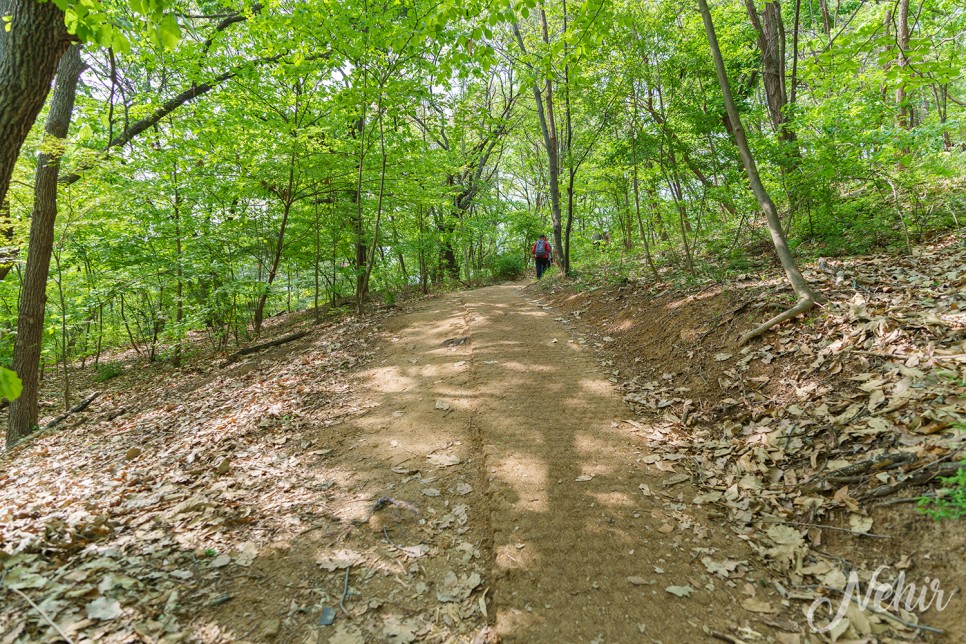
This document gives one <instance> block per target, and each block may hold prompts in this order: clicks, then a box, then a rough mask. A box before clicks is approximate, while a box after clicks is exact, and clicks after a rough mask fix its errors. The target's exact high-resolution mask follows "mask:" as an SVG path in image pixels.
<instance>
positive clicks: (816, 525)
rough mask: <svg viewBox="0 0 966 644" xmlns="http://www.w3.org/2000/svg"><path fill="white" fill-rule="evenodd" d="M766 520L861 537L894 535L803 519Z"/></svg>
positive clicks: (881, 537) (888, 537)
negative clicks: (838, 526)
mask: <svg viewBox="0 0 966 644" xmlns="http://www.w3.org/2000/svg"><path fill="white" fill-rule="evenodd" d="M764 522H765V523H779V524H781V525H800V526H802V527H805V528H822V529H823V530H838V531H839V532H850V533H852V534H855V535H858V536H860V537H872V538H874V539H891V538H892V535H888V534H872V533H871V532H859V531H858V530H849V529H848V528H837V527H835V526H834V525H824V524H821V523H805V522H803V521H769V520H768V519H764Z"/></svg>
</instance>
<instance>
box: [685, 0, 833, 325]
mask: <svg viewBox="0 0 966 644" xmlns="http://www.w3.org/2000/svg"><path fill="white" fill-rule="evenodd" d="M698 7H699V8H700V11H701V18H702V19H703V21H704V29H705V32H706V33H707V36H708V45H709V46H710V47H711V56H712V58H714V68H715V72H716V73H717V76H718V84H719V86H720V87H721V95H722V97H723V98H724V103H725V109H727V111H728V119H729V121H730V122H731V129H732V135H733V136H734V138H735V143H736V144H737V146H738V151H739V152H740V153H741V162H742V165H744V167H745V172H746V173H747V175H748V181H749V183H750V184H751V190H752V192H753V193H754V194H755V198H756V199H757V200H758V205H759V206H760V207H761V209H762V211H763V212H764V213H765V219H766V221H767V222H768V231H769V232H770V233H771V239H772V243H773V244H774V246H775V252H776V253H777V254H778V259H779V261H781V264H782V268H783V269H784V270H785V277H786V278H787V279H788V282H789V284H791V286H792V289H793V290H794V291H795V294H796V295H797V296H798V298H799V300H798V303H797V304H796V305H795V306H793V307H792V308H790V309H788V310H787V311H785V312H784V313H782V314H780V315H777V316H775V317H774V318H772V319H770V320H768V321H767V322H765V323H764V324H762V325H760V326H759V327H757V328H755V329H753V330H751V331H749V332H748V333H746V334H745V335H744V336H742V338H741V343H742V344H744V343H745V342H748V341H749V340H751V339H752V338H755V337H758V336H759V335H761V334H763V333H765V332H766V331H768V329H770V328H772V327H773V326H775V325H776V324H780V323H782V322H784V321H785V320H790V319H791V318H793V317H795V316H796V315H800V314H802V313H804V312H806V311H808V310H809V309H811V308H813V307H814V306H815V303H816V297H815V294H814V293H812V290H811V288H810V287H809V286H808V282H806V281H805V278H804V277H803V276H802V273H801V271H799V270H798V267H797V266H796V265H795V259H794V258H793V257H792V252H791V250H790V249H789V248H788V242H787V241H786V240H785V233H784V231H783V230H782V225H781V219H780V218H779V216H778V209H777V208H776V207H775V202H774V201H772V199H771V196H770V195H769V194H768V191H767V190H766V189H765V186H764V185H763V184H762V182H761V177H760V176H759V174H758V165H757V163H755V157H754V156H753V155H752V153H751V147H750V146H749V145H748V139H747V138H746V137H745V130H744V127H742V124H741V116H740V114H739V113H738V107H737V106H736V105H735V100H734V97H733V95H732V94H731V86H730V84H729V82H728V74H727V72H726V71H725V65H724V59H723V57H722V56H721V48H720V47H719V46H718V37H717V35H716V34H715V31H714V23H713V22H712V19H711V11H710V10H709V9H708V0H698Z"/></svg>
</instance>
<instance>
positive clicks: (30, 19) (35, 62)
mask: <svg viewBox="0 0 966 644" xmlns="http://www.w3.org/2000/svg"><path fill="white" fill-rule="evenodd" d="M0 16H4V23H3V25H2V26H0V203H3V201H4V199H5V198H6V196H7V189H8V188H9V187H10V178H11V177H12V176H13V168H14V165H15V164H16V162H17V157H18V156H19V155H20V147H21V146H22V145H23V142H24V140H25V139H26V138H27V133H28V132H30V128H31V127H32V126H33V124H34V121H35V120H36V119H37V115H38V114H39V113H40V110H41V109H42V108H43V106H44V101H46V100H47V94H48V93H49V92H50V81H51V80H52V79H53V78H54V73H55V72H56V70H57V63H58V61H59V60H60V57H61V55H63V53H64V51H65V50H66V49H67V47H68V46H69V45H70V37H69V36H68V34H67V29H66V28H65V27H64V12H63V11H61V10H60V9H58V8H57V6H56V5H55V4H54V3H53V2H43V3H41V2H37V0H0ZM7 17H9V18H10V21H9V22H7V21H6V19H7ZM6 27H9V28H10V29H9V31H7V30H6Z"/></svg>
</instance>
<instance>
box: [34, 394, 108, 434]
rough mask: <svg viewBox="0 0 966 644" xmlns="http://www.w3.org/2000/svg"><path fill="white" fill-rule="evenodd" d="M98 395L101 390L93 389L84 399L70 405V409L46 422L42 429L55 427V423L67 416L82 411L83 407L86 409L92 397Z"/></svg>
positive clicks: (65, 418) (60, 421)
mask: <svg viewBox="0 0 966 644" xmlns="http://www.w3.org/2000/svg"><path fill="white" fill-rule="evenodd" d="M100 395H101V392H99V391H95V392H94V393H92V394H91V395H90V396H88V397H87V398H85V399H84V400H82V401H80V402H79V403H77V404H76V405H74V406H73V407H71V408H70V410H68V411H67V412H65V413H63V414H61V415H60V416H58V417H57V418H55V419H53V420H52V421H50V422H49V423H47V425H46V426H44V429H45V430H47V429H51V428H53V427H56V426H57V425H59V424H61V423H62V422H64V421H65V420H67V418H68V417H70V416H72V415H74V414H76V413H77V412H79V411H84V410H85V409H87V407H88V405H90V404H91V403H92V402H94V399H95V398H97V397H98V396H100Z"/></svg>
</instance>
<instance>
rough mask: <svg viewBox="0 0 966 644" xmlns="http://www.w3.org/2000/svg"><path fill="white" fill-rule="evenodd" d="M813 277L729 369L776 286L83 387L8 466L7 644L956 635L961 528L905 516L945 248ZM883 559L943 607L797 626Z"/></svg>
mask: <svg viewBox="0 0 966 644" xmlns="http://www.w3.org/2000/svg"><path fill="white" fill-rule="evenodd" d="M806 272H807V275H808V277H809V278H810V280H811V281H812V282H813V283H815V284H816V285H818V286H819V290H821V291H822V293H823V294H824V295H825V296H826V298H827V303H826V304H825V306H824V309H823V310H821V311H817V312H815V313H814V314H813V315H811V316H810V317H809V318H808V319H807V320H804V321H802V320H799V321H797V322H795V323H794V324H788V325H785V326H783V327H779V328H778V329H776V330H775V331H774V332H772V333H770V334H768V335H766V336H765V337H764V338H763V339H762V340H758V341H754V342H752V343H751V344H749V345H748V346H745V347H741V346H736V338H737V337H738V336H739V335H740V332H741V331H743V330H745V329H747V328H749V327H750V326H751V325H752V323H753V322H755V321H759V320H761V319H764V318H765V317H767V316H769V315H771V314H772V313H773V312H774V311H775V310H777V309H779V308H781V307H783V306H785V305H787V303H788V299H789V295H788V291H787V290H786V289H785V288H784V287H783V286H782V283H781V281H780V280H778V279H777V278H775V279H772V277H773V276H747V279H744V280H739V281H736V282H733V283H730V284H727V285H709V286H707V287H704V288H700V289H693V290H691V291H686V290H682V289H677V288H672V287H670V286H669V285H654V284H650V285H634V284H625V285H623V286H617V287H608V288H598V289H590V290H583V291H580V292H575V291H574V290H573V289H572V287H566V288H565V287H563V286H560V285H552V284H546V283H545V284H542V286H544V287H546V288H547V290H548V291H549V292H542V291H541V290H537V289H534V288H533V287H528V288H526V289H524V290H523V291H520V286H519V285H514V286H506V287H499V288H495V289H485V290H482V291H471V292H467V293H465V294H452V295H447V296H443V297H433V298H427V299H422V300H418V301H416V302H413V303H410V304H408V305H406V306H404V307H402V311H381V312H379V313H377V314H375V315H372V316H370V317H367V318H356V317H350V318H346V319H342V320H339V321H332V322H328V323H326V324H324V325H321V326H312V325H310V324H309V323H308V321H306V320H304V319H303V318H301V317H300V316H290V317H289V318H287V319H282V320H275V321H274V324H273V325H272V326H271V328H270V329H269V331H268V334H267V337H265V338H263V340H267V339H271V338H272V337H281V336H285V335H287V334H290V333H292V332H294V331H298V330H307V331H309V333H308V334H307V335H306V336H305V337H302V338H300V339H297V340H295V341H293V342H290V343H288V344H284V345H281V346H278V347H272V348H269V349H266V350H265V351H262V352H257V353H254V354H252V355H249V356H244V357H242V358H241V359H239V360H237V361H232V362H226V361H225V359H224V356H218V355H211V354H207V353H205V352H204V350H203V349H202V347H201V346H200V344H199V349H198V353H197V354H196V355H195V357H194V358H192V360H190V361H189V362H188V363H187V364H186V366H185V367H184V368H182V369H180V370H174V369H172V368H170V367H168V366H164V365H145V364H143V363H137V362H134V361H133V359H132V358H131V357H128V358H127V360H128V362H127V363H126V369H125V372H124V373H123V374H122V375H121V376H120V377H118V378H116V379H114V380H111V381H108V382H107V383H104V384H101V385H96V384H95V383H92V382H89V380H85V379H89V378H90V376H91V372H90V371H89V370H88V371H87V372H85V373H86V375H85V374H80V373H78V374H75V378H76V379H77V382H78V384H79V389H81V390H82V393H87V392H88V391H91V390H93V389H94V388H98V389H102V390H103V393H102V395H101V396H100V397H99V398H97V399H96V400H95V401H94V403H93V404H91V406H90V407H89V408H88V409H87V410H85V411H83V412H80V413H78V414H75V415H73V416H71V417H70V418H68V420H67V421H65V422H64V423H63V424H62V425H61V426H59V427H58V428H57V429H54V430H51V431H49V432H46V433H43V434H42V435H40V436H38V437H35V438H33V439H32V440H30V441H28V442H26V443H25V444H23V445H21V446H18V447H16V448H14V449H13V450H11V451H10V452H8V453H5V454H4V455H3V456H2V457H0V575H2V576H0V596H2V600H0V641H4V642H27V641H63V640H65V639H69V640H70V641H75V642H82V641H117V642H121V641H152V642H153V641H171V642H174V641H206V642H219V641H270V640H276V639H277V640H280V641H336V642H361V641H391V642H410V641H472V640H474V639H475V640H477V641H484V640H493V639H496V638H503V639H505V640H518V641H551V640H555V641H592V640H594V641H601V642H604V641H629V640H632V639H638V638H642V639H644V641H651V640H654V641H657V640H660V639H662V638H664V641H684V640H685V639H687V640H690V641H701V640H708V639H711V638H716V639H718V640H725V641H741V642H754V641H778V642H805V641H824V640H829V639H837V640H839V641H844V640H849V639H852V640H861V639H863V638H865V639H867V640H868V639H879V640H887V639H890V638H891V639H896V640H935V641H959V640H961V638H962V636H963V635H964V634H966V625H964V623H963V614H964V611H963V610H962V605H961V602H962V601H963V600H962V597H960V596H959V595H960V594H961V591H960V590H959V589H960V588H962V587H963V586H966V558H964V552H966V541H964V536H963V534H962V530H961V529H959V528H957V527H956V524H955V523H950V522H947V523H936V522H934V521H933V520H932V519H929V518H927V517H925V516H924V515H922V514H921V513H919V512H918V511H917V510H916V509H915V507H914V505H915V504H914V503H910V502H907V501H908V500H909V499H912V498H913V497H915V496H917V495H921V494H924V493H925V494H936V493H937V490H939V488H940V487H941V486H940V485H939V484H938V481H937V478H936V477H937V475H938V474H940V473H947V474H948V472H949V471H951V470H952V468H954V467H955V466H956V464H957V463H958V462H959V461H960V460H961V458H962V453H963V441H964V434H963V432H962V431H960V430H959V429H958V428H957V426H958V425H960V424H962V423H963V421H964V420H966V418H963V416H964V413H966V412H964V405H963V401H964V399H966V396H964V393H966V387H964V378H966V359H964V354H966V347H964V341H966V312H961V311H960V307H961V306H963V307H966V293H964V290H963V285H964V284H966V251H964V249H963V246H962V245H961V244H959V243H948V244H945V245H938V246H935V247H930V248H924V249H921V250H920V251H919V253H918V254H917V256H915V257H898V258H897V257H872V258H866V259H859V260H849V261H848V262H844V261H843V262H832V261H830V262H824V263H822V264H821V266H813V267H811V268H810V269H809V270H808V271H806ZM761 277H765V278H768V279H765V280H763V279H761ZM521 295H523V298H521ZM533 297H541V298H542V302H541V303H539V304H535V303H533V302H531V301H529V299H528V298H533ZM964 311H966V308H964ZM49 385H50V387H51V391H50V392H48V393H49V395H50V397H51V398H53V396H54V395H55V390H56V382H55V381H53V379H52V380H51V382H50V383H49ZM622 397H623V399H624V402H623V403H622V402H621V398H622ZM51 415H54V414H53V412H52V413H51ZM940 493H941V492H940ZM880 566H886V568H885V569H883V570H882V571H880V574H879V576H878V581H879V582H885V583H890V582H893V583H894V582H895V580H896V578H897V577H898V575H899V574H900V573H902V574H904V576H905V578H906V580H907V582H908V581H912V582H915V583H917V584H919V585H920V586H921V585H922V582H923V580H924V579H925V578H926V577H929V578H930V579H936V580H938V583H939V587H941V588H942V589H943V590H944V591H945V592H946V599H947V600H948V597H949V593H952V592H954V591H958V593H959V594H957V595H956V596H954V597H953V598H952V600H951V601H950V603H949V605H948V607H947V608H946V609H945V610H943V611H937V610H936V609H935V606H933V607H932V608H931V609H930V610H926V611H922V612H920V611H917V610H911V611H906V610H898V611H895V610H893V611H890V612H891V616H887V615H884V614H882V613H879V612H876V611H875V610H873V609H866V610H860V609H859V607H857V606H851V607H850V608H849V611H848V613H847V618H846V619H844V620H842V621H841V622H839V624H838V626H837V627H836V628H835V629H834V630H833V631H832V632H831V633H829V634H826V635H817V634H814V633H810V631H809V627H808V625H807V623H806V619H805V617H804V612H803V611H804V610H805V609H806V608H807V607H808V606H809V605H810V604H811V603H812V602H813V601H815V598H816V597H819V596H820V595H823V594H824V595H827V596H829V597H830V598H832V599H833V601H834V603H836V605H837V602H838V596H837V595H836V591H835V590H834V589H836V588H839V589H840V588H842V587H844V585H845V582H846V580H847V578H848V576H849V574H850V573H852V572H853V571H855V572H857V573H858V575H859V577H860V579H861V580H862V584H863V589H864V588H865V586H866V584H867V582H868V581H869V579H870V578H871V576H872V574H873V572H874V571H875V570H876V569H877V568H879V567H880ZM825 615H826V613H824V612H823V613H820V620H819V621H820V622H821V618H822V617H824V616H825ZM896 618H897V619H896ZM923 626H925V627H927V628H923ZM937 630H942V631H943V633H938V632H937ZM682 638H684V639H682Z"/></svg>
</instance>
